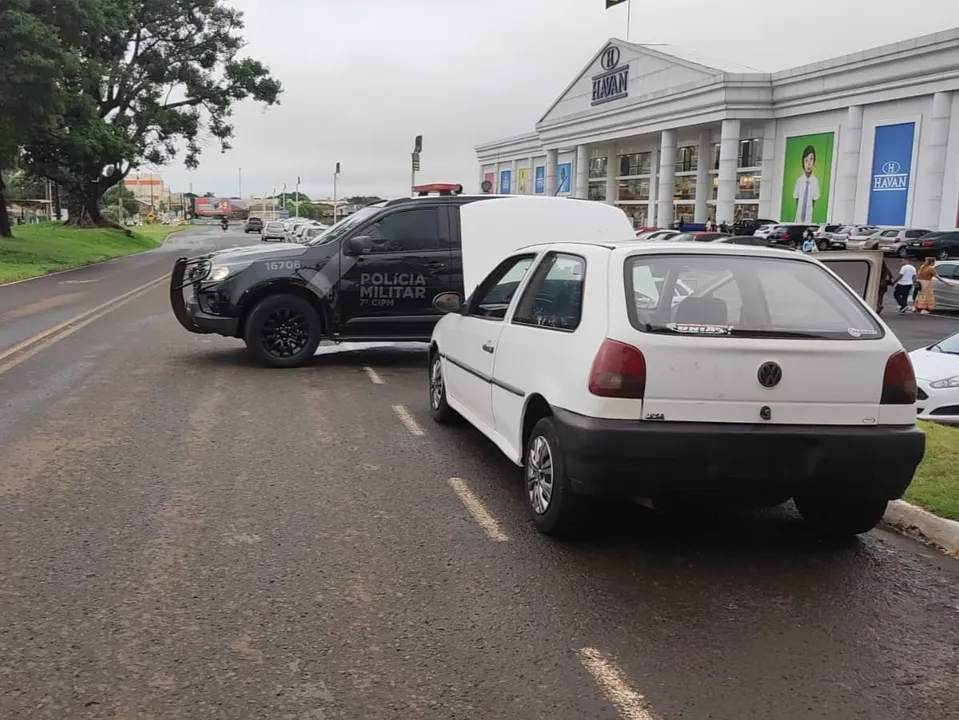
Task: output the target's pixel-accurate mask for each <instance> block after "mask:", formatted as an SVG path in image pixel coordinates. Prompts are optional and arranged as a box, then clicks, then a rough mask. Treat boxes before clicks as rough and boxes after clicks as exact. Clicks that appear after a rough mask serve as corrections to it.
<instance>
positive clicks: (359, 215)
mask: <svg viewBox="0 0 959 720" xmlns="http://www.w3.org/2000/svg"><path fill="white" fill-rule="evenodd" d="M382 207H383V205H380V204H377V205H368V206H367V207H365V208H360V209H359V210H357V211H356V212H355V213H353V214H352V215H350V216H349V217H345V218H343V219H342V220H340V221H339V222H338V223H335V224H334V225H331V226H330V227H329V229H328V230H326V232H323V233H321V234H320V235H317V236H316V237H315V238H313V239H312V240H310V242H309V243H307V244H308V245H326V243H330V242H334V241H335V240H338V239H340V238H341V237H343V235H345V234H346V233H348V232H349V231H350V230H352V229H353V228H354V227H356V226H357V225H359V224H360V223H362V222H363V221H364V220H366V219H367V218H370V217H373V216H374V215H376V213H378V212H379V211H380V209H381V208H382Z"/></svg>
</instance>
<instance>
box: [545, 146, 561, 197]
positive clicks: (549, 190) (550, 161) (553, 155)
mask: <svg viewBox="0 0 959 720" xmlns="http://www.w3.org/2000/svg"><path fill="white" fill-rule="evenodd" d="M557 164H559V150H547V151H546V194H547V195H555V194H556V165H557Z"/></svg>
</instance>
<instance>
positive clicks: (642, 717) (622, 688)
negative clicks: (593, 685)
mask: <svg viewBox="0 0 959 720" xmlns="http://www.w3.org/2000/svg"><path fill="white" fill-rule="evenodd" d="M579 661H580V662H581V663H583V666H584V667H585V668H586V669H587V670H589V674H590V675H592V676H593V679H594V680H595V681H596V682H597V683H598V684H599V686H600V687H601V688H602V689H603V692H604V693H605V694H606V697H607V698H609V701H610V702H611V703H613V705H615V706H616V710H618V711H619V715H620V717H622V718H623V720H656V716H655V715H653V713H652V711H651V710H650V709H649V705H648V704H647V703H646V698H644V697H643V696H642V695H640V694H639V693H638V692H636V691H635V690H633V689H632V688H631V687H630V686H629V683H628V682H627V681H626V676H625V675H623V671H622V670H620V669H619V667H618V666H617V665H616V663H615V662H613V660H612V659H610V658H609V657H607V656H606V655H604V654H603V653H601V652H600V651H599V650H596V649H595V648H583V649H581V650H580V651H579Z"/></svg>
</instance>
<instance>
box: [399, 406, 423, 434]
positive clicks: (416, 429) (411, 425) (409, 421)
mask: <svg viewBox="0 0 959 720" xmlns="http://www.w3.org/2000/svg"><path fill="white" fill-rule="evenodd" d="M393 412H395V413H396V417H398V418H399V419H400V422H401V423H403V424H404V425H405V426H406V429H407V430H409V431H410V434H411V435H416V436H417V437H419V436H420V435H425V434H426V432H424V430H423V428H421V427H420V424H419V423H418V422H416V419H415V418H414V417H413V416H412V415H410V411H409V410H407V409H406V406H405V405H394V406H393Z"/></svg>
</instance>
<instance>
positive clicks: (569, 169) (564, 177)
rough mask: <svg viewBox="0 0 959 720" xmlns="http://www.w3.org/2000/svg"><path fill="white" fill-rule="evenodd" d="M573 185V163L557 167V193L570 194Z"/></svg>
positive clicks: (561, 164)
mask: <svg viewBox="0 0 959 720" xmlns="http://www.w3.org/2000/svg"><path fill="white" fill-rule="evenodd" d="M572 183H573V163H560V164H559V165H557V166H556V193H557V194H561V193H568V192H569V191H570V188H571V186H572Z"/></svg>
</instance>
